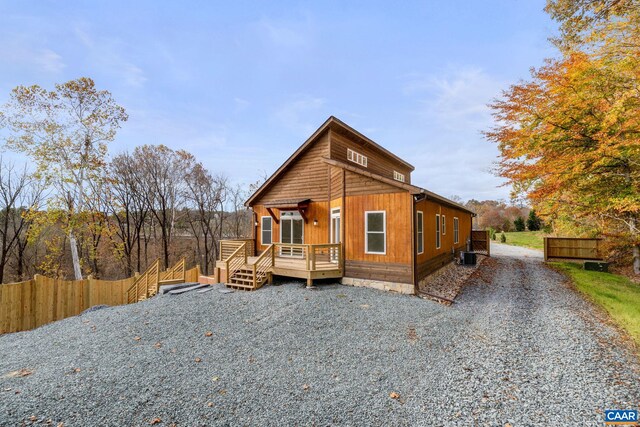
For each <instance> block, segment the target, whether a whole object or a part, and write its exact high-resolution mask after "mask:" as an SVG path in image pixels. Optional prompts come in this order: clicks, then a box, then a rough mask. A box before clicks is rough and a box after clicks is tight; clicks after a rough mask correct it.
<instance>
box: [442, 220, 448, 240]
mask: <svg viewBox="0 0 640 427" xmlns="http://www.w3.org/2000/svg"><path fill="white" fill-rule="evenodd" d="M445 218H446V217H445V216H444V215H442V235H443V236H444V235H445V234H447V221H446V220H445Z"/></svg>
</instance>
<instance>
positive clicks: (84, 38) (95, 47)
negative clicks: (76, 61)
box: [74, 26, 147, 88]
mask: <svg viewBox="0 0 640 427" xmlns="http://www.w3.org/2000/svg"><path fill="white" fill-rule="evenodd" d="M74 33H75V35H76V38H77V39H78V41H79V42H80V43H81V44H82V45H83V46H84V47H85V49H86V52H87V56H88V57H89V58H90V61H91V62H92V63H95V64H98V65H99V66H100V68H102V69H103V70H108V71H109V72H110V73H112V74H114V75H115V76H116V77H119V78H120V80H121V81H122V82H123V83H124V84H125V85H127V86H130V87H136V88H137V87H142V86H143V85H144V83H145V82H146V81H147V77H146V75H145V72H144V70H143V69H142V68H141V67H139V66H138V65H136V64H135V63H133V61H131V60H129V59H128V58H127V57H126V53H125V52H126V51H127V45H126V44H125V43H123V42H122V41H121V40H119V39H116V38H106V37H93V36H92V35H91V34H90V32H89V30H88V29H86V28H82V27H81V26H77V27H75V28H74Z"/></svg>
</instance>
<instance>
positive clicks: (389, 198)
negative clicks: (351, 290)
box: [343, 192, 412, 276]
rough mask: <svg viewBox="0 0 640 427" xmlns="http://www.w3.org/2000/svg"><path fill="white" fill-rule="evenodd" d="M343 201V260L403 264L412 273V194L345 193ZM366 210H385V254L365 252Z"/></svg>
mask: <svg viewBox="0 0 640 427" xmlns="http://www.w3.org/2000/svg"><path fill="white" fill-rule="evenodd" d="M345 205H346V206H345V207H344V214H343V218H344V221H343V224H344V226H345V239H344V242H345V246H346V247H345V260H349V261H367V262H370V263H391V264H404V265H406V266H407V268H409V274H411V262H412V259H411V239H412V236H411V215H412V213H411V207H412V196H411V195H410V194H409V193H408V192H404V193H389V194H371V195H364V196H348V197H345ZM365 211H386V230H387V236H386V238H387V248H386V249H387V250H386V254H385V255H378V254H367V253H365V229H364V227H365ZM347 276H348V275H347Z"/></svg>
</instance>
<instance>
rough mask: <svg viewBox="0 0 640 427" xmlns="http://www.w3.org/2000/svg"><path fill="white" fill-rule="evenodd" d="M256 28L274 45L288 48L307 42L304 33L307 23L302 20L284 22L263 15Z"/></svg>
mask: <svg viewBox="0 0 640 427" xmlns="http://www.w3.org/2000/svg"><path fill="white" fill-rule="evenodd" d="M307 24H308V23H307ZM256 28H257V29H258V32H259V33H260V34H261V35H264V36H265V37H266V39H267V40H269V41H270V42H271V43H272V44H274V45H276V46H281V47H289V48H290V47H300V46H304V45H306V44H307V43H308V38H307V34H306V29H308V25H306V24H305V22H304V20H303V21H298V22H297V23H285V22H277V21H275V20H273V19H269V18H265V17H263V18H262V19H260V20H259V21H258V22H257V24H256Z"/></svg>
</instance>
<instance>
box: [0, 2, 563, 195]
mask: <svg viewBox="0 0 640 427" xmlns="http://www.w3.org/2000/svg"><path fill="white" fill-rule="evenodd" d="M394 3H397V4H394ZM543 7H544V1H533V0H529V1H517V0H504V1H469V2H462V1H455V0H454V1H448V2H442V1H418V2H413V1H403V2H383V1H380V2H377V1H353V2H348V1H344V0H343V1H327V2H292V1H263V2H245V1H232V2H214V1H210V2H195V1H191V2H187V1H184V2H183V1H180V2H178V1H174V2H162V1H127V2H122V1H113V0H112V1H108V2H107V1H91V2H86V1H58V2H53V1H11V2H9V1H4V0H0V104H2V103H4V102H5V101H6V100H7V97H8V94H9V93H10V91H11V89H12V88H13V87H15V86H17V85H20V84H26V85H28V84H39V85H42V86H45V87H47V88H52V87H53V84H54V83H56V82H64V81H67V80H71V79H74V78H77V77H80V76H89V77H92V78H93V79H94V80H95V81H96V84H97V86H98V87H99V88H101V89H108V90H109V91H111V92H112V94H113V96H114V97H115V99H116V100H117V101H118V102H119V103H120V104H121V105H123V106H124V107H125V108H126V109H127V112H128V113H129V121H128V122H127V123H125V124H124V126H123V128H122V129H121V130H120V132H119V134H118V136H117V139H116V141H114V142H113V143H112V145H111V148H110V152H111V153H112V154H115V153H119V152H122V151H124V150H131V149H132V148H133V147H134V146H136V145H140V144H165V145H167V146H169V147H172V148H176V149H177V148H183V149H186V150H188V151H190V152H192V153H193V154H194V155H196V157H197V158H198V159H199V160H200V161H202V162H203V163H204V164H205V166H206V167H207V168H208V169H209V170H211V171H212V172H214V173H225V174H227V175H228V176H229V177H230V179H231V180H232V181H234V182H238V183H241V182H244V183H249V182H253V181H255V180H257V179H258V178H259V176H260V175H261V174H263V173H265V172H266V173H267V174H271V173H272V172H273V171H274V170H275V169H276V168H277V167H278V166H279V165H280V164H281V163H282V162H283V161H284V160H286V158H287V157H288V156H289V155H290V154H291V153H292V152H293V151H294V150H295V149H296V148H297V147H298V146H299V145H300V144H302V142H304V140H305V139H306V138H307V137H308V136H309V135H310V134H311V133H312V132H313V131H314V130H315V129H316V128H317V127H318V126H320V125H321V124H322V123H323V122H324V120H325V119H326V118H327V117H328V116H330V115H335V116H336V117H338V118H340V119H341V120H343V121H345V122H346V123H348V124H350V125H351V126H353V127H355V128H356V129H358V130H359V131H361V132H362V133H364V134H365V135H367V136H369V137H370V138H371V139H373V140H374V141H376V142H378V143H379V144H381V145H383V146H384V147H385V148H387V149H389V150H390V151H392V152H394V153H396V154H398V155H399V156H400V157H402V158H404V159H406V160H407V161H409V162H410V163H412V164H413V165H414V166H415V167H416V171H415V172H414V174H413V182H414V183H415V184H417V185H420V186H423V187H426V188H428V189H429V190H431V191H435V192H437V193H440V194H442V195H444V196H452V195H458V196H460V197H462V198H463V199H465V200H467V199H470V198H476V199H496V198H508V194H509V189H508V188H505V187H499V185H500V184H501V182H502V181H501V180H500V179H498V178H496V177H494V176H493V175H492V174H491V172H490V170H491V168H492V162H494V161H495V160H496V156H497V153H498V152H497V149H496V147H495V146H494V145H493V144H491V143H489V142H487V141H485V140H484V138H483V137H482V135H481V134H480V131H481V130H482V129H487V127H488V126H490V124H491V117H490V115H489V111H488V109H487V107H486V104H487V103H488V102H490V101H491V99H492V98H494V97H496V96H498V95H499V94H500V90H502V89H505V88H507V87H508V85H509V84H511V83H515V82H517V81H518V80H520V79H523V78H526V77H527V76H528V75H529V68H530V67H532V66H539V65H541V64H542V61H543V58H545V57H548V56H552V55H554V53H555V52H554V50H553V49H552V47H551V46H550V44H549V42H548V41H547V39H548V37H549V35H551V34H552V33H553V32H554V31H555V28H556V26H555V24H554V23H553V22H552V21H550V20H549V18H548V17H547V16H546V15H545V14H544V12H543V11H542V8H543Z"/></svg>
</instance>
